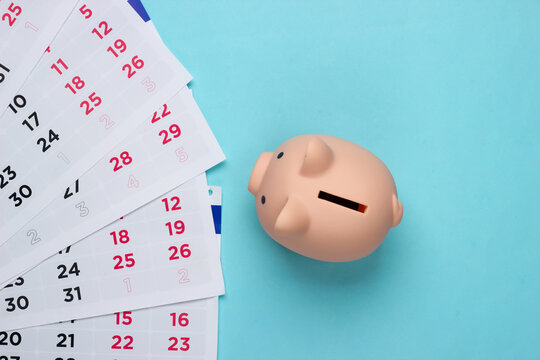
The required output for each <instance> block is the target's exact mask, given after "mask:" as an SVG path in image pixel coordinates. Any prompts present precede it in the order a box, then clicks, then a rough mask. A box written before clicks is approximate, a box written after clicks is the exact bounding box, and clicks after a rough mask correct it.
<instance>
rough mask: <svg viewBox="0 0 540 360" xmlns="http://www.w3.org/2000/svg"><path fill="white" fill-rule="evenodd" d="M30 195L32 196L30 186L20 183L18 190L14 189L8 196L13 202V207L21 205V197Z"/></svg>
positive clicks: (24, 197)
mask: <svg viewBox="0 0 540 360" xmlns="http://www.w3.org/2000/svg"><path fill="white" fill-rule="evenodd" d="M30 196H32V189H30V186H28V185H21V187H20V188H19V191H18V192H17V191H15V192H14V193H12V194H11V195H9V198H10V199H12V200H13V201H14V202H15V207H19V206H21V204H22V202H23V199H27V198H29V197H30Z"/></svg>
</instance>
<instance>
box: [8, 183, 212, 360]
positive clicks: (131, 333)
mask: <svg viewBox="0 0 540 360" xmlns="http://www.w3.org/2000/svg"><path fill="white" fill-rule="evenodd" d="M209 191H210V194H211V195H210V199H211V207H212V213H213V220H214V229H215V236H216V239H215V240H214V241H215V245H216V246H218V247H219V246H220V241H221V188H219V187H210V190H209ZM74 248H75V247H73V249H74ZM23 281H24V280H19V283H20V282H23ZM14 286H19V285H16V284H14ZM217 332H218V298H217V297H212V298H208V299H203V300H196V301H190V302H184V303H176V304H170V305H164V306H158V307H154V308H149V309H141V310H135V311H121V312H116V313H114V314H108V315H103V316H100V317H94V318H89V319H83V320H71V321H65V322H61V323H58V324H52V325H45V326H38V327H33V328H29V329H22V330H14V331H0V359H2V357H4V358H7V359H18V360H20V359H25V360H26V359H32V360H38V359H44V358H52V359H69V358H72V359H96V360H97V359H99V360H101V359H104V358H109V357H110V358H115V357H118V356H121V357H122V359H139V360H141V359H157V358H159V359H178V358H190V359H204V360H206V359H208V360H210V359H216V357H217ZM36 349H40V350H41V351H40V352H39V355H37V354H36Z"/></svg>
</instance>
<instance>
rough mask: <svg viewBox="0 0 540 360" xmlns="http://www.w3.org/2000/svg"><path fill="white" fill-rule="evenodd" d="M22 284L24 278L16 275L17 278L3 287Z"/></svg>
mask: <svg viewBox="0 0 540 360" xmlns="http://www.w3.org/2000/svg"><path fill="white" fill-rule="evenodd" d="M23 284H24V278H22V277H18V278H17V280H15V282H13V283H11V284H9V285H6V286H4V289H7V288H10V287H13V286H21V285H23Z"/></svg>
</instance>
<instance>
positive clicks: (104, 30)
mask: <svg viewBox="0 0 540 360" xmlns="http://www.w3.org/2000/svg"><path fill="white" fill-rule="evenodd" d="M111 31H112V28H110V27H109V24H107V22H106V21H102V22H100V23H99V25H98V27H97V28H93V29H92V34H96V35H97V36H98V37H99V38H100V39H103V37H105V36H107V35H109V34H110V33H111Z"/></svg>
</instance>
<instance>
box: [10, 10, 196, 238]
mask: <svg viewBox="0 0 540 360" xmlns="http://www.w3.org/2000/svg"><path fill="white" fill-rule="evenodd" d="M190 80H191V76H190V75H189V73H188V72H187V71H186V70H185V69H184V68H183V66H182V65H181V64H180V63H179V62H178V61H177V60H176V59H175V58H174V56H173V55H172V54H171V53H170V52H169V50H168V49H167V48H166V47H165V46H164V45H163V43H162V42H161V41H158V40H157V38H156V36H155V32H153V31H149V26H148V25H147V24H146V23H144V22H143V21H141V19H140V17H139V15H138V14H137V13H136V12H135V11H134V10H133V9H132V8H131V6H130V5H129V4H128V3H127V2H125V1H122V0H111V1H99V0H88V1H80V2H79V3H78V4H77V5H76V8H75V11H74V12H73V13H72V14H71V15H70V16H69V17H68V19H67V21H66V23H65V25H64V27H63V28H62V29H61V30H60V32H59V33H58V35H57V36H56V38H55V39H54V41H53V43H52V44H51V46H50V48H49V51H48V52H46V53H45V54H44V56H43V57H42V58H41V60H40V62H39V63H38V65H37V66H36V68H35V69H34V71H33V72H32V73H31V74H30V76H29V78H28V79H27V81H26V82H25V84H24V85H23V87H22V88H21V89H20V90H19V92H18V94H17V95H15V96H14V97H13V99H12V100H11V101H10V104H9V105H8V109H7V110H6V112H5V113H4V115H3V116H2V118H0V154H2V159H1V160H0V213H1V214H2V217H0V244H1V243H3V242H5V241H7V239H8V238H9V237H11V236H12V235H13V234H14V233H15V232H16V231H17V230H18V229H20V228H21V227H22V226H23V225H24V224H25V223H27V222H28V221H29V220H30V219H31V218H32V217H33V216H35V215H36V214H37V213H38V212H39V211H40V210H41V209H43V208H44V207H45V206H46V205H47V204H48V203H50V202H51V201H52V200H53V199H54V197H56V196H57V195H58V194H59V193H60V192H61V190H62V189H63V188H64V189H65V186H66V185H67V184H69V183H71V182H73V181H75V180H76V178H78V177H79V176H81V175H82V174H83V173H84V172H85V171H86V170H88V169H89V168H90V167H91V166H92V165H93V164H95V163H96V162H97V161H98V160H99V159H100V158H102V157H103V156H104V155H105V154H106V153H107V152H108V151H110V150H111V149H112V147H113V146H114V145H116V144H118V143H119V142H120V141H121V140H123V139H124V138H126V137H127V136H128V135H129V134H130V133H131V132H132V131H133V130H134V129H135V128H136V127H137V126H138V125H139V124H140V123H142V122H143V121H144V119H145V117H146V116H147V114H148V113H150V112H151V111H153V110H154V109H155V108H156V107H157V106H159V105H160V104H163V103H164V102H165V101H167V100H169V99H170V98H171V97H172V96H173V95H174V94H175V93H177V92H178V91H179V90H180V89H181V88H182V87H184V86H185V85H186V84H187V82H188V81H190Z"/></svg>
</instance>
